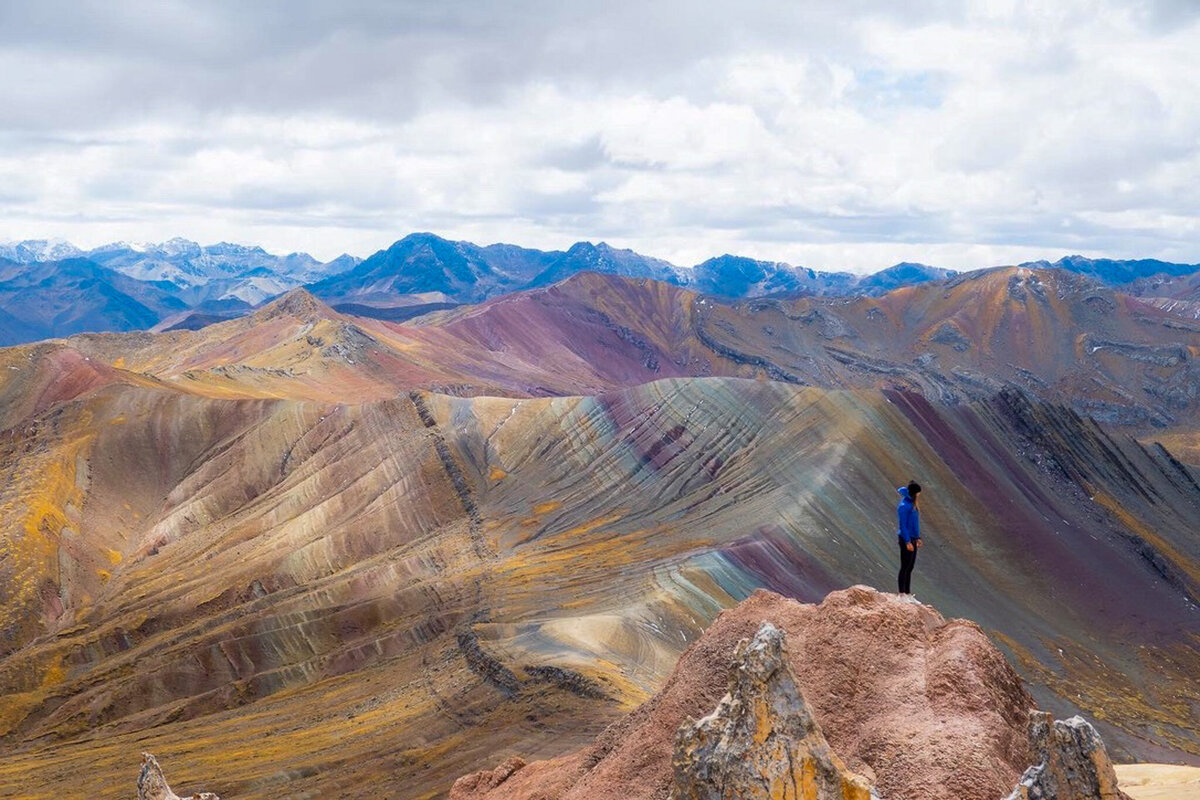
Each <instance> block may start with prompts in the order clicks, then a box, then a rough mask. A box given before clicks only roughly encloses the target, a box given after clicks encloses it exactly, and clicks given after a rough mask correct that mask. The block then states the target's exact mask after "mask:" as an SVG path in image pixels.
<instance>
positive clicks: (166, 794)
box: [137, 753, 221, 800]
mask: <svg viewBox="0 0 1200 800" xmlns="http://www.w3.org/2000/svg"><path fill="white" fill-rule="evenodd" d="M137 787H138V800H221V798H220V797H217V795H215V794H213V793H212V792H200V793H199V794H192V795H188V797H187V798H182V797H180V796H179V795H177V794H175V793H174V792H172V791H171V787H170V786H168V785H167V779H166V777H165V776H164V775H163V771H162V767H160V766H159V765H158V760H157V759H156V758H155V757H154V756H152V755H150V754H149V753H142V772H141V774H139V775H138V782H137Z"/></svg>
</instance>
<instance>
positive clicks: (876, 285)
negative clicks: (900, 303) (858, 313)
mask: <svg viewBox="0 0 1200 800" xmlns="http://www.w3.org/2000/svg"><path fill="white" fill-rule="evenodd" d="M957 274H958V273H957V272H956V271H954V270H952V269H943V268H942V267H931V266H928V265H927V264H914V263H912V262H908V261H902V262H901V263H899V264H895V265H894V266H891V267H888V268H887V269H884V270H880V271H879V272H876V273H875V274H874V275H868V276H867V277H865V278H862V279H861V280H859V281H858V283H856V284H855V285H854V290H855V293H856V294H869V295H881V294H887V293H888V292H890V291H892V290H894V289H899V288H900V287H901V286H915V285H916V284H918V283H928V282H929V281H944V280H946V278H952V277H954V276H955V275H957Z"/></svg>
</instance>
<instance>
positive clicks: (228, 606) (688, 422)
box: [0, 262, 1200, 798]
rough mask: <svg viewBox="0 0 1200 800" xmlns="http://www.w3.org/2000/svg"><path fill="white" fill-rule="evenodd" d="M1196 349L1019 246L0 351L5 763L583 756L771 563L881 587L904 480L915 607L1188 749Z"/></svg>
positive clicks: (78, 784) (448, 763) (1194, 329)
mask: <svg viewBox="0 0 1200 800" xmlns="http://www.w3.org/2000/svg"><path fill="white" fill-rule="evenodd" d="M364 263H366V262H364ZM492 263H493V266H492V269H493V270H494V271H495V272H499V268H498V267H496V266H494V264H495V262H492ZM359 266H361V265H359ZM548 267H549V265H547V267H545V268H543V271H544V269H546V268H548ZM463 274H465V273H463ZM508 274H513V270H512V269H511V268H510V269H509V273H508ZM534 277H536V276H534ZM532 279H533V278H530V280H532ZM1197 351H1200V325H1198V324H1197V323H1196V322H1195V321H1193V320H1191V319H1190V318H1189V317H1188V316H1187V314H1186V313H1185V312H1181V311H1179V310H1178V309H1174V310H1173V309H1172V308H1169V307H1163V306H1162V305H1161V304H1158V303H1156V302H1149V301H1147V300H1145V299H1141V298H1137V297H1133V296H1130V295H1128V294H1125V293H1123V292H1121V291H1117V290H1114V289H1112V288H1109V287H1106V286H1104V285H1103V284H1101V283H1099V282H1098V281H1097V280H1095V279H1094V278H1091V277H1085V276H1082V275H1079V274H1076V273H1072V272H1067V271H1063V270H1061V269H1035V268H1029V267H1011V268H1007V269H1000V270H984V271H979V272H974V273H967V274H962V275H955V276H953V277H950V278H947V279H944V280H940V281H932V282H925V283H922V284H919V285H910V286H904V287H901V288H899V289H895V290H893V291H891V292H888V293H886V294H884V295H881V296H878V297H876V296H866V295H856V296H818V295H805V296H771V297H753V298H743V299H728V298H725V299H721V298H715V297H713V296H711V295H706V294H702V293H698V292H696V291H693V290H692V289H691V288H688V287H685V286H680V285H677V284H674V283H671V282H666V281H658V280H651V279H647V278H645V277H625V276H619V275H603V274H598V273H596V272H592V271H585V272H582V273H580V274H576V275H574V276H572V277H570V278H568V279H567V280H565V281H561V282H557V283H554V284H551V285H549V286H543V287H537V288H533V289H525V290H521V291H516V292H511V293H507V294H503V295H501V296H496V297H493V298H491V299H489V300H487V301H485V302H483V303H481V304H478V305H471V306H459V307H454V308H449V309H444V310H441V311H436V312H432V313H427V314H425V315H423V316H421V317H419V318H415V319H412V320H408V321H405V322H396V321H389V320H383V319H375V318H370V317H361V316H353V315H349V314H346V313H343V312H339V311H337V310H336V309H334V308H332V307H330V306H329V305H328V304H327V303H325V302H323V301H322V300H321V299H320V298H318V297H316V296H314V295H313V294H312V293H310V292H308V291H306V290H303V289H297V290H293V291H291V292H289V293H288V294H287V295H285V296H283V297H282V298H279V299H277V300H274V301H272V302H271V303H268V304H267V305H265V306H263V307H261V308H258V309H256V310H255V311H253V312H252V313H251V314H249V315H247V316H244V317H241V318H237V319H232V320H227V321H224V322H220V323H217V324H213V325H210V326H207V327H204V328H201V329H198V330H186V329H180V330H174V331H163V332H146V331H131V332H125V333H81V334H75V335H72V336H68V337H65V338H59V339H56V340H53V341H47V342H41V343H37V344H27V345H22V346H18V347H10V348H4V349H0V469H3V473H2V480H0V508H3V509H4V511H5V519H6V520H7V523H6V526H5V528H4V529H3V538H2V539H0V587H3V593H2V594H0V632H2V633H3V636H0V695H3V696H4V698H5V702H4V703H3V704H0V786H4V785H19V786H21V787H22V792H23V796H27V797H30V798H43V797H45V798H49V797H58V796H63V795H64V794H65V795H71V794H72V793H74V794H85V795H89V796H118V795H120V794H122V793H123V792H125V791H126V790H127V787H128V780H129V778H128V764H129V759H130V758H131V754H134V755H133V756H132V757H133V758H136V753H137V752H139V751H142V750H149V751H151V752H154V753H156V754H158V755H160V756H161V757H162V758H163V759H164V761H168V760H169V761H170V762H171V763H173V764H180V765H181V767H180V768H181V769H184V768H186V769H194V770H195V772H196V773H198V774H201V775H208V776H225V777H224V780H225V782H224V783H223V784H222V785H221V787H220V788H221V793H222V794H223V795H228V796H236V797H246V798H252V797H272V796H279V795H280V794H283V793H293V794H308V795H311V796H329V797H332V796H337V797H348V798H353V797H364V798H365V797H378V796H381V795H386V796H394V797H398V798H417V797H428V796H437V795H439V794H444V793H445V792H446V791H447V790H448V788H449V786H450V783H451V782H452V781H453V780H454V778H456V777H458V776H459V775H463V774H466V773H469V772H472V771H475V770H479V769H484V768H490V767H491V766H493V765H494V764H495V763H497V762H498V761H500V760H502V758H501V755H502V754H505V753H520V754H522V755H523V756H530V757H537V758H547V757H553V756H557V755H561V754H564V753H567V752H570V751H572V750H574V749H577V748H579V747H582V746H584V745H585V744H587V743H588V742H590V741H591V740H592V739H593V738H594V737H595V736H596V735H597V734H598V733H599V732H600V731H601V730H603V729H604V728H605V726H606V725H607V724H608V723H610V722H613V721H614V720H616V719H618V718H620V716H621V715H623V714H624V713H625V712H627V711H629V710H630V709H631V708H632V707H633V706H635V705H637V704H638V703H640V702H642V701H643V700H645V699H647V698H649V697H650V696H652V695H653V694H654V693H655V692H656V691H658V690H659V689H660V688H661V687H662V684H663V682H664V681H666V680H667V678H668V676H669V675H670V673H671V671H672V669H673V668H674V665H675V663H676V661H677V659H678V657H679V655H680V653H682V652H683V651H684V650H685V648H686V647H687V646H688V645H689V643H691V642H693V641H695V640H696V639H697V637H698V636H699V635H700V633H701V631H702V630H703V629H704V628H705V627H707V625H708V624H709V623H710V622H711V621H712V620H713V619H714V618H715V617H716V615H717V614H718V613H719V612H720V611H721V609H723V608H728V607H731V606H732V605H734V604H736V603H737V602H738V601H739V600H742V599H743V598H746V597H747V596H749V595H751V594H752V593H753V592H754V590H755V589H757V588H764V587H765V588H768V589H771V590H774V591H777V592H781V593H783V594H786V595H788V596H791V597H796V598H799V599H801V600H805V601H815V600H819V599H820V598H821V597H823V596H825V594H826V593H827V592H829V591H830V590H833V589H837V588H842V587H845V586H848V585H851V584H856V583H866V584H870V585H874V586H877V587H879V588H882V589H889V590H890V588H891V587H892V586H894V580H895V573H894V569H895V567H894V561H895V552H894V551H895V534H894V528H893V527H891V526H892V525H894V520H895V510H894V507H895V502H896V493H895V487H896V486H897V485H900V484H901V483H904V482H907V481H908V480H909V479H911V478H918V479H919V480H920V482H921V483H922V484H923V485H924V486H925V487H926V492H925V493H924V494H923V496H922V505H923V511H922V515H923V527H922V530H923V533H924V535H925V536H926V537H927V539H928V542H927V546H926V547H925V548H924V549H923V550H922V554H921V563H920V566H919V568H918V574H917V582H916V591H917V593H918V594H919V595H920V596H921V597H922V599H923V600H925V601H928V602H932V603H934V604H935V605H936V606H937V607H938V608H939V609H941V610H943V612H944V613H946V614H949V615H953V616H961V617H966V618H968V619H971V620H974V621H975V623H977V624H978V625H980V626H982V628H983V629H984V630H986V631H987V632H988V634H989V635H990V637H991V638H992V639H993V641H995V642H996V643H997V644H998V646H999V647H1000V648H1001V649H1002V650H1003V651H1004V653H1005V654H1006V656H1008V658H1009V659H1010V660H1011V661H1012V662H1013V664H1014V666H1015V667H1016V668H1017V670H1018V671H1019V672H1020V674H1021V676H1022V678H1023V680H1024V681H1025V683H1026V685H1027V686H1028V688H1029V690H1030V692H1031V693H1032V694H1033V696H1034V697H1035V698H1036V699H1037V701H1038V703H1039V705H1040V706H1041V707H1042V708H1047V709H1052V710H1054V711H1055V713H1058V714H1060V715H1062V716H1067V715H1069V714H1071V713H1075V712H1076V711H1078V712H1081V713H1084V714H1086V715H1087V716H1088V717H1089V718H1091V719H1094V720H1096V721H1097V725H1098V726H1099V727H1100V728H1101V729H1102V731H1103V734H1104V738H1105V741H1106V742H1107V743H1109V746H1110V748H1111V749H1112V750H1113V751H1114V753H1116V755H1117V756H1118V757H1120V758H1123V759H1154V760H1175V761H1190V762H1193V763H1197V762H1200V738H1198V736H1197V731H1196V729H1195V726H1194V724H1192V722H1193V710H1194V709H1195V708H1196V707H1197V705H1198V704H1200V695H1198V694H1197V687H1196V682H1195V679H1194V678H1195V675H1196V674H1197V672H1198V671H1200V645H1198V643H1200V626H1198V624H1197V619H1198V611H1197V608H1198V603H1200V543H1198V542H1197V539H1196V536H1195V526H1194V520H1195V516H1196V513H1197V511H1198V510H1200V470H1197V469H1196V468H1195V467H1193V466H1189V464H1195V463H1198V462H1200V459H1198V458H1196V455H1197V453H1196V452H1194V451H1193V452H1191V453H1189V452H1188V450H1187V447H1186V445H1187V442H1188V441H1189V440H1188V438H1187V437H1188V436H1189V435H1190V432H1191V431H1194V430H1195V429H1196V426H1197V422H1198V421H1200V392H1198V391H1197V390H1196V387H1197V385H1198V384H1200V376H1198V375H1197V373H1196V372H1195V367H1194V355H1193V354H1194V353H1195V352H1197ZM232 762H236V763H237V765H238V769H237V771H236V774H231V773H230V771H229V770H228V769H227V768H224V767H223V765H228V764H230V763H232ZM185 765H187V766H186V767H185Z"/></svg>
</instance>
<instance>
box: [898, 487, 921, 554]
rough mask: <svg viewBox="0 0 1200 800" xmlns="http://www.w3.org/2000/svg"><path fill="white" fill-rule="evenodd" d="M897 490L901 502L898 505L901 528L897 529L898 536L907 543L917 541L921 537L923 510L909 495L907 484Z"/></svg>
mask: <svg viewBox="0 0 1200 800" xmlns="http://www.w3.org/2000/svg"><path fill="white" fill-rule="evenodd" d="M896 491H897V492H899V493H900V504H899V505H897V506H896V516H897V517H898V518H899V520H900V528H899V530H897V531H896V536H898V537H899V538H900V541H902V542H905V543H908V542H915V541H916V540H917V539H920V538H921V512H920V511H919V510H918V509H917V507H916V505H914V504H913V501H912V498H911V497H909V496H908V487H907V486H901V487H900V488H899V489H897V490H896Z"/></svg>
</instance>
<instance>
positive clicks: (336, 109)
mask: <svg viewBox="0 0 1200 800" xmlns="http://www.w3.org/2000/svg"><path fill="white" fill-rule="evenodd" d="M0 75H2V76H4V78H3V80H0V109H2V111H0V114H2V116H0V209H2V213H0V239H25V238H34V237H46V236H60V237H64V238H67V239H70V240H71V241H74V242H75V243H76V244H78V245H80V246H95V245H98V244H101V243H104V242H108V241H113V240H119V239H130V240H153V241H160V240H163V239H167V238H170V237H172V236H186V237H188V238H192V239H197V240H200V241H201V242H204V243H208V242H215V241H219V240H227V241H237V242H245V243H258V244H262V245H263V246H265V247H266V248H267V249H269V250H272V251H276V252H288V251H292V250H307V251H309V252H311V253H313V254H314V255H316V256H318V257H323V258H330V257H333V256H335V255H337V254H339V253H341V252H343V251H348V252H351V253H354V254H356V255H368V254H370V253H371V252H373V251H375V250H377V249H379V248H381V247H386V246H387V245H388V244H390V243H391V242H392V241H394V240H395V239H398V238H399V237H400V236H402V235H404V234H406V233H409V232H412V231H416V230H429V231H433V232H435V233H438V234H440V235H443V236H447V237H451V238H462V239H469V240H472V241H475V242H478V243H481V244H486V243H490V242H496V241H506V242H514V243H517V244H523V245H527V246H533V247H542V248H562V247H566V246H568V245H570V244H571V243H573V242H575V241H578V240H584V239H586V240H591V241H599V240H605V241H608V242H609V243H611V244H614V245H617V246H621V247H632V248H634V249H636V250H638V251H641V252H644V253H647V254H650V255H655V256H659V257H662V258H667V259H669V260H671V261H674V262H676V263H679V264H684V265H690V264H694V263H696V262H697V261H700V260H702V259H704V258H707V257H709V256H712V255H717V254H720V253H723V252H734V253H739V254H744V255H751V256H756V257H759V258H767V259H771V260H782V261H788V262H791V263H794V264H803V265H805V266H811V267H816V268H822V269H852V270H857V271H865V270H870V271H874V270H876V269H879V268H882V267H885V266H888V265H890V264H892V263H895V262H897V261H901V260H916V261H924V262H926V263H932V264H937V265H941V266H950V267H957V268H965V267H977V266H987V265H992V264H999V263H1011V262H1017V261H1023V260H1028V259H1032V258H1039V257H1051V258H1053V257H1057V256H1060V255H1064V254H1068V253H1076V252H1078V253H1083V254H1087V255H1107V256H1113V257H1159V258H1164V259H1169V260H1177V261H1188V262H1200V88H1198V87H1200V2H1195V0H1157V1H1156V0H1142V2H1133V1H1130V2H1100V1H1098V0H1097V1H1095V2H1083V1H1082V0H1079V1H1076V0H1053V1H1052V2H1045V3H1036V2H1004V1H1003V0H998V1H996V2H977V3H970V2H937V1H936V0H906V1H905V2H896V0H880V1H878V2H877V1H876V0H840V2H829V3H815V2H805V0H779V2H747V1H746V0H743V1H742V2H703V1H698V0H687V2H681V1H678V0H638V1H637V2H621V1H619V0H606V1H605V2H591V3H577V2H570V0H548V1H547V2H519V1H518V2H512V1H509V2H498V1H492V2H485V1H484V0H478V1H477V2H456V1H455V0H443V1H441V2H390V1H387V0H362V1H361V2H360V1H355V0H329V2H318V1H317V0H309V1H308V2H304V1H302V0H254V1H253V2H246V0H237V1H236V2H214V1H212V0H206V1H205V2H183V1H182V0H180V1H178V2H163V1H162V0H137V1H136V2H134V1H132V0H129V1H128V2H126V1H124V0H103V2H94V3H90V2H72V3H62V2H53V1H52V0H37V2H26V1H25V0H0Z"/></svg>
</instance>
